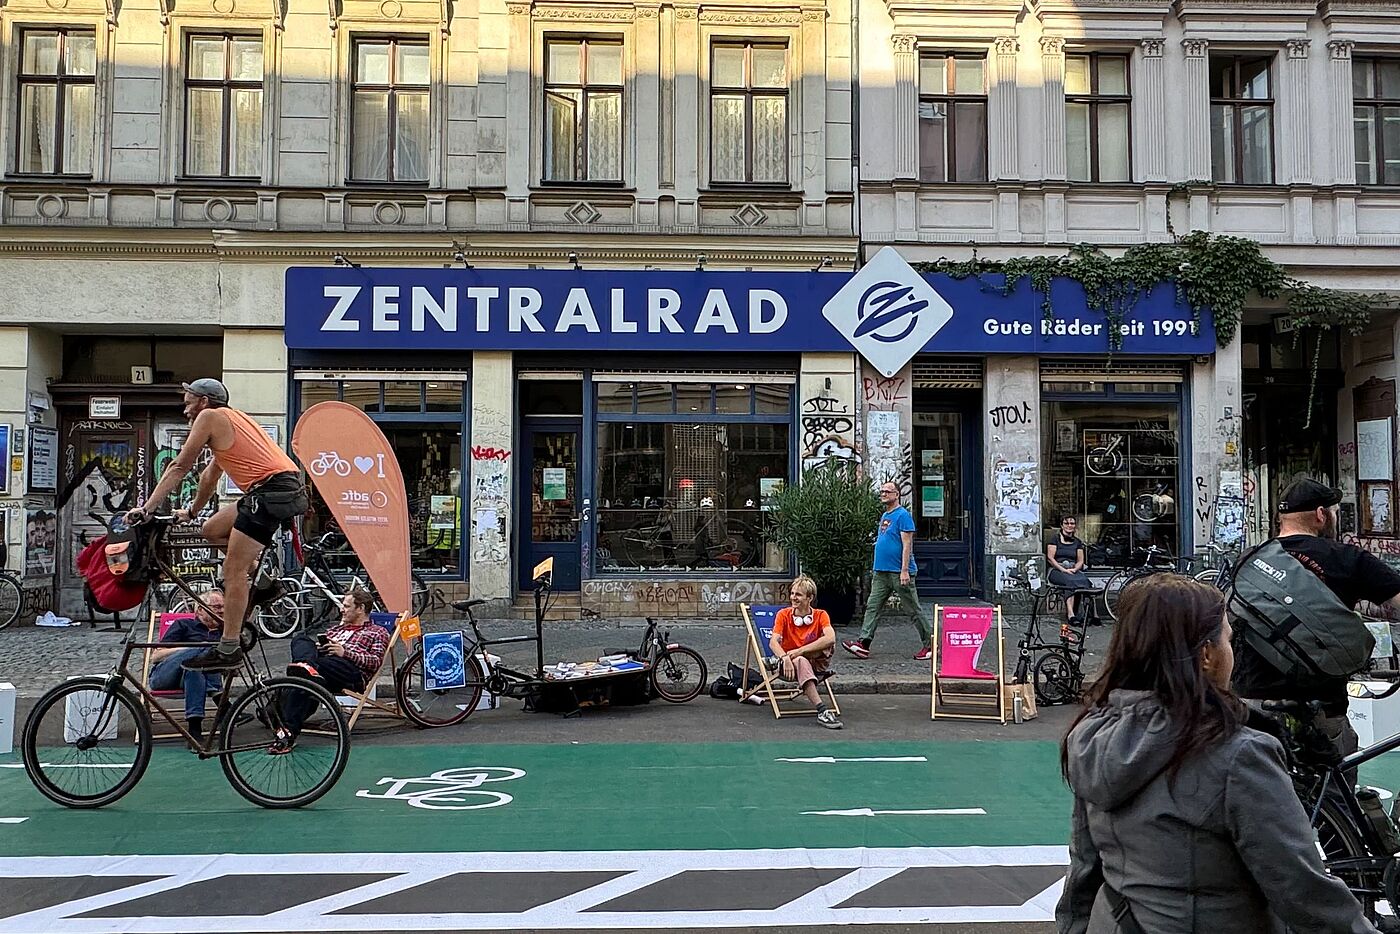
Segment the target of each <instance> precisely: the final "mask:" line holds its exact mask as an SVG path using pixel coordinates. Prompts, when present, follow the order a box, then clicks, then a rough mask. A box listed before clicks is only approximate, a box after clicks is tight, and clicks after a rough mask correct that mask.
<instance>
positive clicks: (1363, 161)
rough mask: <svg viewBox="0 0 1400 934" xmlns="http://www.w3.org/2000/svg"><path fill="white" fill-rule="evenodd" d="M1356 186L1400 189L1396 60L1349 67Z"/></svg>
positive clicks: (1399, 72)
mask: <svg viewBox="0 0 1400 934" xmlns="http://www.w3.org/2000/svg"><path fill="white" fill-rule="evenodd" d="M1351 97H1352V127H1353V130H1354V132H1355V137H1356V183H1357V184H1358V185H1400V58H1355V59H1353V60H1352V63H1351Z"/></svg>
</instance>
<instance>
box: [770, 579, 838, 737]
mask: <svg viewBox="0 0 1400 934" xmlns="http://www.w3.org/2000/svg"><path fill="white" fill-rule="evenodd" d="M788 598H789V599H790V600H791V601H792V606H785V607H783V608H782V609H781V610H779V611H778V615H777V618H776V619H775V620H774V621H773V635H772V637H771V638H770V639H769V640H768V647H769V649H771V650H772V652H773V657H772V658H771V659H769V660H768V665H769V666H770V667H773V668H775V669H776V670H777V672H778V677H780V678H782V679H783V680H784V681H795V682H796V683H797V685H798V687H800V688H802V693H803V694H805V695H806V697H807V699H808V700H809V701H811V702H812V706H813V707H815V708H817V722H818V723H820V724H821V725H822V726H824V727H826V728H827V729H828V730H839V729H841V721H840V720H839V719H837V717H836V712H835V711H833V710H831V709H829V708H828V707H827V706H826V704H825V703H824V702H823V701H822V696H821V694H820V693H818V691H817V681H818V680H819V679H820V677H821V674H822V673H823V672H825V671H827V670H828V668H829V667H830V665H831V655H832V652H833V651H835V649H836V631H835V630H834V629H832V628H831V617H830V616H829V615H827V612H826V610H818V609H816V608H815V607H813V606H812V601H813V600H815V599H817V585H816V584H815V583H814V582H813V581H812V579H811V578H810V577H799V578H797V580H795V581H793V582H792V587H791V588H790V589H789V591H788Z"/></svg>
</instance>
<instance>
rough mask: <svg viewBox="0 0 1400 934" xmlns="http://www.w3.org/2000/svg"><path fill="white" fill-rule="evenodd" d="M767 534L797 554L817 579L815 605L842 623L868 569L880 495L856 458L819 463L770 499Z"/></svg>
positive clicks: (805, 570) (847, 619)
mask: <svg viewBox="0 0 1400 934" xmlns="http://www.w3.org/2000/svg"><path fill="white" fill-rule="evenodd" d="M768 519H769V526H770V536H771V538H772V540H773V541H775V542H777V543H778V544H779V545H781V546H782V547H784V548H787V549H790V550H791V551H794V552H796V553H797V561H798V565H799V566H800V568H801V570H802V573H804V574H806V575H807V576H808V577H810V578H812V580H814V581H816V583H817V605H818V606H820V607H821V608H822V609H824V610H826V611H827V612H828V613H829V614H831V621H832V623H833V624H834V625H838V626H843V625H846V624H847V623H849V622H850V621H851V617H852V616H853V615H854V613H855V602H856V591H857V590H858V589H859V587H860V582H861V580H862V579H863V578H864V577H865V574H866V572H868V571H869V570H870V561H871V548H872V546H873V543H874V541H875V527H876V524H877V523H878V522H879V520H880V499H879V497H878V496H876V495H875V491H874V489H872V488H871V486H870V482H869V481H868V480H867V479H866V478H865V477H863V476H862V475H861V473H860V471H859V469H858V468H857V465H856V463H855V462H854V461H847V460H838V459H835V458H832V459H829V460H826V461H824V462H823V463H820V464H817V465H815V466H813V467H811V468H809V469H808V470H807V471H805V472H804V473H803V475H802V482H801V483H799V484H798V485H796V486H785V487H783V488H782V489H780V490H778V491H777V492H776V493H775V494H774V495H773V497H772V499H771V500H770V503H769V512H768Z"/></svg>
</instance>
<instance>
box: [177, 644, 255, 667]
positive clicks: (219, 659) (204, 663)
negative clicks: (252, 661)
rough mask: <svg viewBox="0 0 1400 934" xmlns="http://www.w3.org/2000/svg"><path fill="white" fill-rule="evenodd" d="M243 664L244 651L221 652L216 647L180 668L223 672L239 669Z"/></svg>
mask: <svg viewBox="0 0 1400 934" xmlns="http://www.w3.org/2000/svg"><path fill="white" fill-rule="evenodd" d="M242 664H243V649H242V648H240V649H238V650H237V651H236V652H231V653H224V652H220V651H219V649H218V647H217V646H215V647H214V648H212V649H209V650H208V651H205V652H203V653H201V654H199V655H196V656H195V657H194V658H192V659H190V660H189V661H187V662H185V663H184V664H182V665H181V666H180V667H181V668H183V669H185V670H186V671H223V670H225V669H228V668H237V667H238V666H239V665H242Z"/></svg>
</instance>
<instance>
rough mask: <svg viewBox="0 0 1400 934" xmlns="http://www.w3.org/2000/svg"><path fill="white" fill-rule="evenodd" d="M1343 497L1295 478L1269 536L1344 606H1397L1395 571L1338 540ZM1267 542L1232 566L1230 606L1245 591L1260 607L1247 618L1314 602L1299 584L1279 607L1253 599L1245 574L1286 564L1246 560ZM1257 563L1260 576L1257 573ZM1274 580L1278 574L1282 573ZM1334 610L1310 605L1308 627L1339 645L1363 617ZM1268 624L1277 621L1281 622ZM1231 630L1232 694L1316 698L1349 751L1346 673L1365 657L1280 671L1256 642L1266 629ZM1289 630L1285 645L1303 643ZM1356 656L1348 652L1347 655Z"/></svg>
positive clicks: (1352, 738)
mask: <svg viewBox="0 0 1400 934" xmlns="http://www.w3.org/2000/svg"><path fill="white" fill-rule="evenodd" d="M1341 501H1342V491H1341V490H1338V489H1335V488H1333V487H1328V486H1326V485H1324V484H1322V483H1319V482H1318V481H1316V480H1310V479H1302V480H1297V481H1295V482H1294V483H1293V484H1292V485H1290V486H1289V487H1288V489H1287V490H1285V491H1284V493H1283V501H1282V502H1280V503H1279V507H1278V513H1279V517H1278V536H1277V538H1276V539H1275V541H1277V543H1278V546H1279V547H1281V548H1282V550H1283V552H1285V553H1286V554H1287V555H1290V556H1292V557H1293V558H1294V559H1296V561H1297V562H1298V564H1301V565H1302V566H1303V567H1304V568H1306V569H1307V570H1308V571H1311V572H1312V574H1313V575H1315V576H1316V577H1317V578H1318V579H1319V580H1320V581H1322V583H1323V584H1325V585H1326V589H1327V590H1330V591H1331V592H1332V594H1334V595H1335V596H1336V598H1337V600H1338V601H1340V603H1341V604H1342V605H1343V607H1344V608H1345V610H1347V611H1352V610H1355V609H1356V606H1357V604H1358V603H1360V602H1361V601H1362V600H1366V601H1369V602H1370V603H1373V604H1375V605H1377V606H1389V607H1391V608H1394V609H1400V572H1397V571H1396V570H1395V569H1394V568H1392V567H1391V566H1390V565H1388V564H1386V563H1385V562H1384V561H1382V560H1381V559H1379V558H1377V557H1376V556H1375V555H1373V554H1371V553H1370V552H1368V551H1364V550H1362V549H1361V548H1358V547H1356V546H1355V545H1351V544H1346V543H1343V542H1340V541H1338V540H1337V520H1338V514H1339V511H1340V507H1339V505H1338V504H1339V503H1341ZM1270 544H1272V543H1266V545H1265V546H1261V549H1256V551H1255V552H1252V553H1251V554H1249V555H1245V557H1244V558H1243V559H1241V561H1240V568H1239V569H1238V570H1237V572H1236V583H1235V588H1234V595H1233V597H1232V602H1231V608H1232V610H1240V609H1242V607H1241V605H1240V604H1239V603H1236V602H1235V599H1234V598H1235V597H1239V596H1240V595H1241V594H1242V593H1246V591H1248V593H1247V596H1248V597H1249V598H1250V599H1252V600H1253V601H1254V602H1253V604H1252V607H1253V609H1255V610H1263V612H1262V613H1253V614H1249V612H1248V611H1246V615H1247V616H1251V618H1253V619H1256V620H1257V619H1258V618H1259V617H1260V616H1261V615H1265V616H1267V615H1268V610H1267V609H1264V607H1265V606H1267V605H1271V606H1273V607H1275V608H1276V609H1278V610H1283V609H1284V608H1285V607H1286V608H1290V609H1292V608H1294V604H1295V598H1296V609H1297V610H1298V611H1302V609H1303V607H1304V606H1305V605H1306V604H1308V603H1312V604H1314V605H1316V601H1307V600H1305V595H1304V592H1303V589H1302V588H1298V587H1296V586H1295V587H1294V588H1293V589H1292V592H1291V593H1286V594H1285V596H1284V597H1283V605H1282V606H1280V604H1279V603H1277V602H1274V603H1272V604H1265V603H1264V602H1263V601H1262V600H1259V599H1258V591H1256V590H1254V589H1253V588H1252V587H1251V586H1250V585H1251V579H1253V580H1254V581H1257V580H1261V579H1262V580H1265V581H1267V579H1268V576H1270V575H1285V574H1286V573H1287V569H1285V568H1279V567H1274V566H1273V565H1271V564H1269V563H1268V562H1267V561H1264V562H1260V561H1259V560H1258V559H1257V558H1253V559H1252V558H1251V555H1258V554H1261V553H1263V552H1262V549H1263V548H1267V547H1269V545H1270ZM1256 566H1257V567H1256ZM1260 569H1262V572H1263V577H1261V576H1260V574H1259V573H1258V571H1259V570H1260ZM1278 579H1279V580H1282V579H1283V577H1279V578H1278ZM1337 610H1338V612H1336V613H1334V614H1332V615H1329V613H1328V609H1327V607H1326V606H1325V605H1316V612H1315V613H1311V614H1310V615H1309V616H1308V622H1312V623H1313V625H1319V624H1322V625H1331V626H1333V627H1334V630H1333V634H1335V635H1336V636H1337V639H1338V645H1339V646H1340V645H1341V644H1342V643H1345V642H1347V641H1349V640H1350V636H1349V633H1348V632H1345V631H1343V630H1344V629H1345V630H1350V629H1351V628H1353V627H1360V626H1361V622H1360V620H1359V619H1354V618H1352V619H1348V618H1347V615H1346V614H1345V613H1343V612H1340V611H1341V610H1342V607H1338V608H1337ZM1275 615H1278V614H1275ZM1313 621H1318V622H1313ZM1265 622H1266V623H1267V622H1268V621H1267V620H1266V621H1265ZM1272 622H1274V623H1278V622H1279V620H1272ZM1277 628H1285V627H1282V626H1279V627H1276V630H1275V631H1277ZM1302 628H1306V627H1302ZM1236 632H1237V636H1236V638H1235V674H1234V678H1233V681H1232V683H1233V687H1234V690H1235V693H1236V694H1238V695H1239V696H1240V697H1244V698H1250V699H1254V700H1293V701H1320V702H1321V703H1322V718H1323V719H1322V721H1321V724H1320V725H1321V726H1322V728H1323V731H1324V732H1325V733H1326V734H1327V737H1328V738H1329V739H1330V740H1332V743H1333V745H1335V746H1336V747H1337V751H1338V752H1339V753H1341V754H1342V755H1344V756H1345V755H1349V754H1350V753H1353V752H1355V751H1356V749H1357V746H1358V741H1357V736H1356V731H1355V730H1354V729H1352V726H1351V724H1350V723H1349V722H1348V721H1347V688H1346V685H1347V679H1348V678H1349V677H1350V675H1352V674H1354V673H1355V670H1360V665H1364V664H1365V659H1364V658H1362V659H1361V660H1360V665H1359V666H1358V667H1357V668H1356V669H1355V670H1354V671H1348V672H1343V673H1337V671H1336V670H1333V671H1329V672H1325V673H1319V672H1318V671H1317V670H1315V669H1311V670H1308V671H1307V672H1306V673H1304V671H1303V669H1304V668H1305V667H1309V666H1291V667H1290V670H1287V671H1285V670H1280V666H1279V664H1278V662H1279V658H1278V657H1274V658H1270V657H1269V652H1268V650H1267V649H1263V648H1262V647H1261V646H1262V643H1261V642H1260V641H1259V636H1260V634H1262V633H1263V632H1264V628H1261V627H1256V628H1255V631H1254V639H1253V640H1251V637H1250V635H1249V634H1247V633H1246V631H1245V629H1242V628H1241V627H1240V626H1238V625H1237V626H1236ZM1285 635H1287V634H1285ZM1293 635H1294V636H1296V637H1297V638H1293V639H1292V640H1291V644H1293V645H1303V644H1304V641H1303V639H1302V636H1303V635H1305V634H1304V633H1302V632H1299V633H1294V634H1293ZM1321 635H1327V634H1321ZM1368 636H1369V634H1368ZM1350 641H1354V640H1350ZM1289 644H1290V643H1289V640H1285V639H1281V640H1280V642H1279V645H1280V646H1281V647H1283V648H1284V652H1285V654H1288V653H1290V652H1291V653H1292V654H1293V655H1297V654H1299V653H1297V652H1293V651H1292V649H1291V648H1289V647H1288V646H1289ZM1306 644H1309V645H1318V644H1320V641H1319V640H1316V639H1311V640H1308V641H1307V643H1306ZM1355 654H1356V653H1353V657H1354V656H1355ZM1367 654H1369V650H1367Z"/></svg>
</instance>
